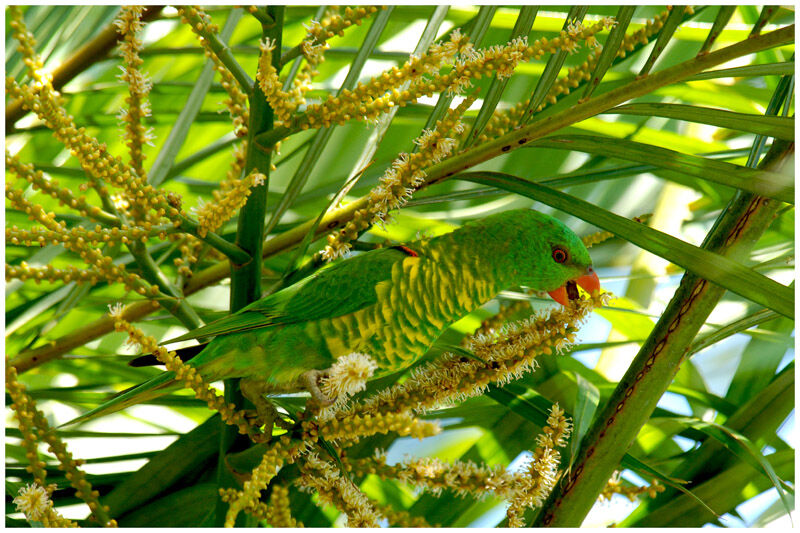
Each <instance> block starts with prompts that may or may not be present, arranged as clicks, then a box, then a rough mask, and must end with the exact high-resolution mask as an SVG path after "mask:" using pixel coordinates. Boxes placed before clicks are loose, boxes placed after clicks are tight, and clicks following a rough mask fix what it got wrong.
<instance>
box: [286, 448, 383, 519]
mask: <svg viewBox="0 0 800 533" xmlns="http://www.w3.org/2000/svg"><path fill="white" fill-rule="evenodd" d="M304 459H305V461H304V462H303V463H302V464H301V467H300V469H301V472H302V476H301V477H300V479H299V480H298V485H299V486H300V488H301V490H305V491H308V492H316V493H317V495H318V497H319V500H320V502H322V503H327V504H331V505H335V506H336V508H337V509H339V510H340V511H341V512H342V513H344V514H345V515H346V516H347V527H378V515H377V513H376V512H375V509H374V508H373V507H372V505H371V504H370V502H369V498H367V497H366V496H365V495H364V493H362V492H361V491H360V490H359V489H358V487H356V486H355V485H354V484H353V482H352V481H350V480H349V479H347V478H345V477H343V476H342V475H341V474H340V473H339V471H338V470H336V468H334V467H333V465H331V464H330V463H328V462H327V461H322V460H321V459H320V458H319V457H318V456H317V455H316V454H315V453H309V454H307V455H306V456H305V458H304Z"/></svg>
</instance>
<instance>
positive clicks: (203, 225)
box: [197, 170, 266, 237]
mask: <svg viewBox="0 0 800 533" xmlns="http://www.w3.org/2000/svg"><path fill="white" fill-rule="evenodd" d="M265 179H266V176H264V175H263V174H261V173H260V172H258V171H257V170H253V171H252V172H251V173H250V174H248V175H247V176H245V177H244V178H243V179H240V180H237V181H235V182H234V183H233V185H232V186H231V188H230V189H229V190H228V191H227V192H226V193H225V195H224V196H222V195H221V194H216V193H217V191H215V194H214V202H213V203H204V204H202V205H198V207H197V223H198V224H199V226H198V228H197V233H198V235H200V236H201V237H204V236H205V235H206V234H207V233H208V232H209V231H215V230H216V229H217V228H219V227H220V226H222V224H223V223H225V221H227V220H228V219H229V218H230V217H232V216H233V214H234V213H236V211H237V210H238V209H239V208H240V207H242V206H243V205H244V204H245V203H246V202H247V197H248V196H250V192H251V190H252V188H253V187H254V186H256V185H261V184H262V183H264V180H265Z"/></svg>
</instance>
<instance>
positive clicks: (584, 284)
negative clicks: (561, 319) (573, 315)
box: [547, 267, 600, 305]
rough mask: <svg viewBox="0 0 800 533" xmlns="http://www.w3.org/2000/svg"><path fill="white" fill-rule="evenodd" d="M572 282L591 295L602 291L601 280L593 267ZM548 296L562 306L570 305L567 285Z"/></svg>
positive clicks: (550, 292)
mask: <svg viewBox="0 0 800 533" xmlns="http://www.w3.org/2000/svg"><path fill="white" fill-rule="evenodd" d="M570 281H574V282H575V283H576V284H577V285H578V287H580V288H582V289H583V290H585V291H586V292H588V293H589V294H592V293H594V291H599V290H600V278H598V277H597V274H595V272H594V270H592V267H589V269H588V270H587V273H586V274H585V275H583V276H581V277H579V278H575V279H574V280H570ZM547 294H549V295H550V297H551V298H552V299H553V300H555V301H557V302H558V303H560V304H561V305H567V304H568V303H569V296H568V295H567V285H566V283H565V284H564V285H562V286H561V287H559V288H557V289H556V290H554V291H549V292H548V293H547Z"/></svg>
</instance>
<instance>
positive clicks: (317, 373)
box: [301, 370, 336, 408]
mask: <svg viewBox="0 0 800 533" xmlns="http://www.w3.org/2000/svg"><path fill="white" fill-rule="evenodd" d="M327 375H328V371H327V370H309V371H307V372H305V373H304V374H303V375H302V377H301V379H302V380H303V384H304V385H305V388H306V390H308V392H310V393H311V402H312V404H313V405H316V406H318V407H320V408H322V407H328V406H329V405H333V403H334V402H335V401H336V399H335V398H334V399H331V398H329V397H328V395H327V394H325V393H324V392H322V390H321V389H320V388H319V380H320V378H323V377H326V376H327Z"/></svg>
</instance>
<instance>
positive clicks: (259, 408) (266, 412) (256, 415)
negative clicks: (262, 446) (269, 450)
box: [239, 379, 281, 438]
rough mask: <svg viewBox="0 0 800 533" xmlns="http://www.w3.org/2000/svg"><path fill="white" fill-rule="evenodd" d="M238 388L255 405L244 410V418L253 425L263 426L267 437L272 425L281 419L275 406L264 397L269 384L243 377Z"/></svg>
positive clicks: (270, 432) (269, 434) (270, 433)
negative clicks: (253, 407)
mask: <svg viewBox="0 0 800 533" xmlns="http://www.w3.org/2000/svg"><path fill="white" fill-rule="evenodd" d="M239 389H240V390H241V391H242V395H244V397H245V398H247V399H248V400H250V402H252V404H253V406H255V409H254V410H253V409H247V410H245V412H244V415H245V418H247V419H248V421H249V422H251V423H252V424H253V425H255V426H258V427H261V426H264V433H265V434H266V435H267V436H268V438H269V436H271V435H272V426H273V425H274V424H275V423H276V422H277V421H279V420H281V418H280V415H279V414H278V412H277V411H276V410H275V406H274V405H272V402H270V401H269V400H267V399H266V398H265V397H264V395H265V394H266V393H267V392H269V385H267V384H266V383H264V382H263V381H260V380H251V379H243V380H241V381H240V382H239Z"/></svg>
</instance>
